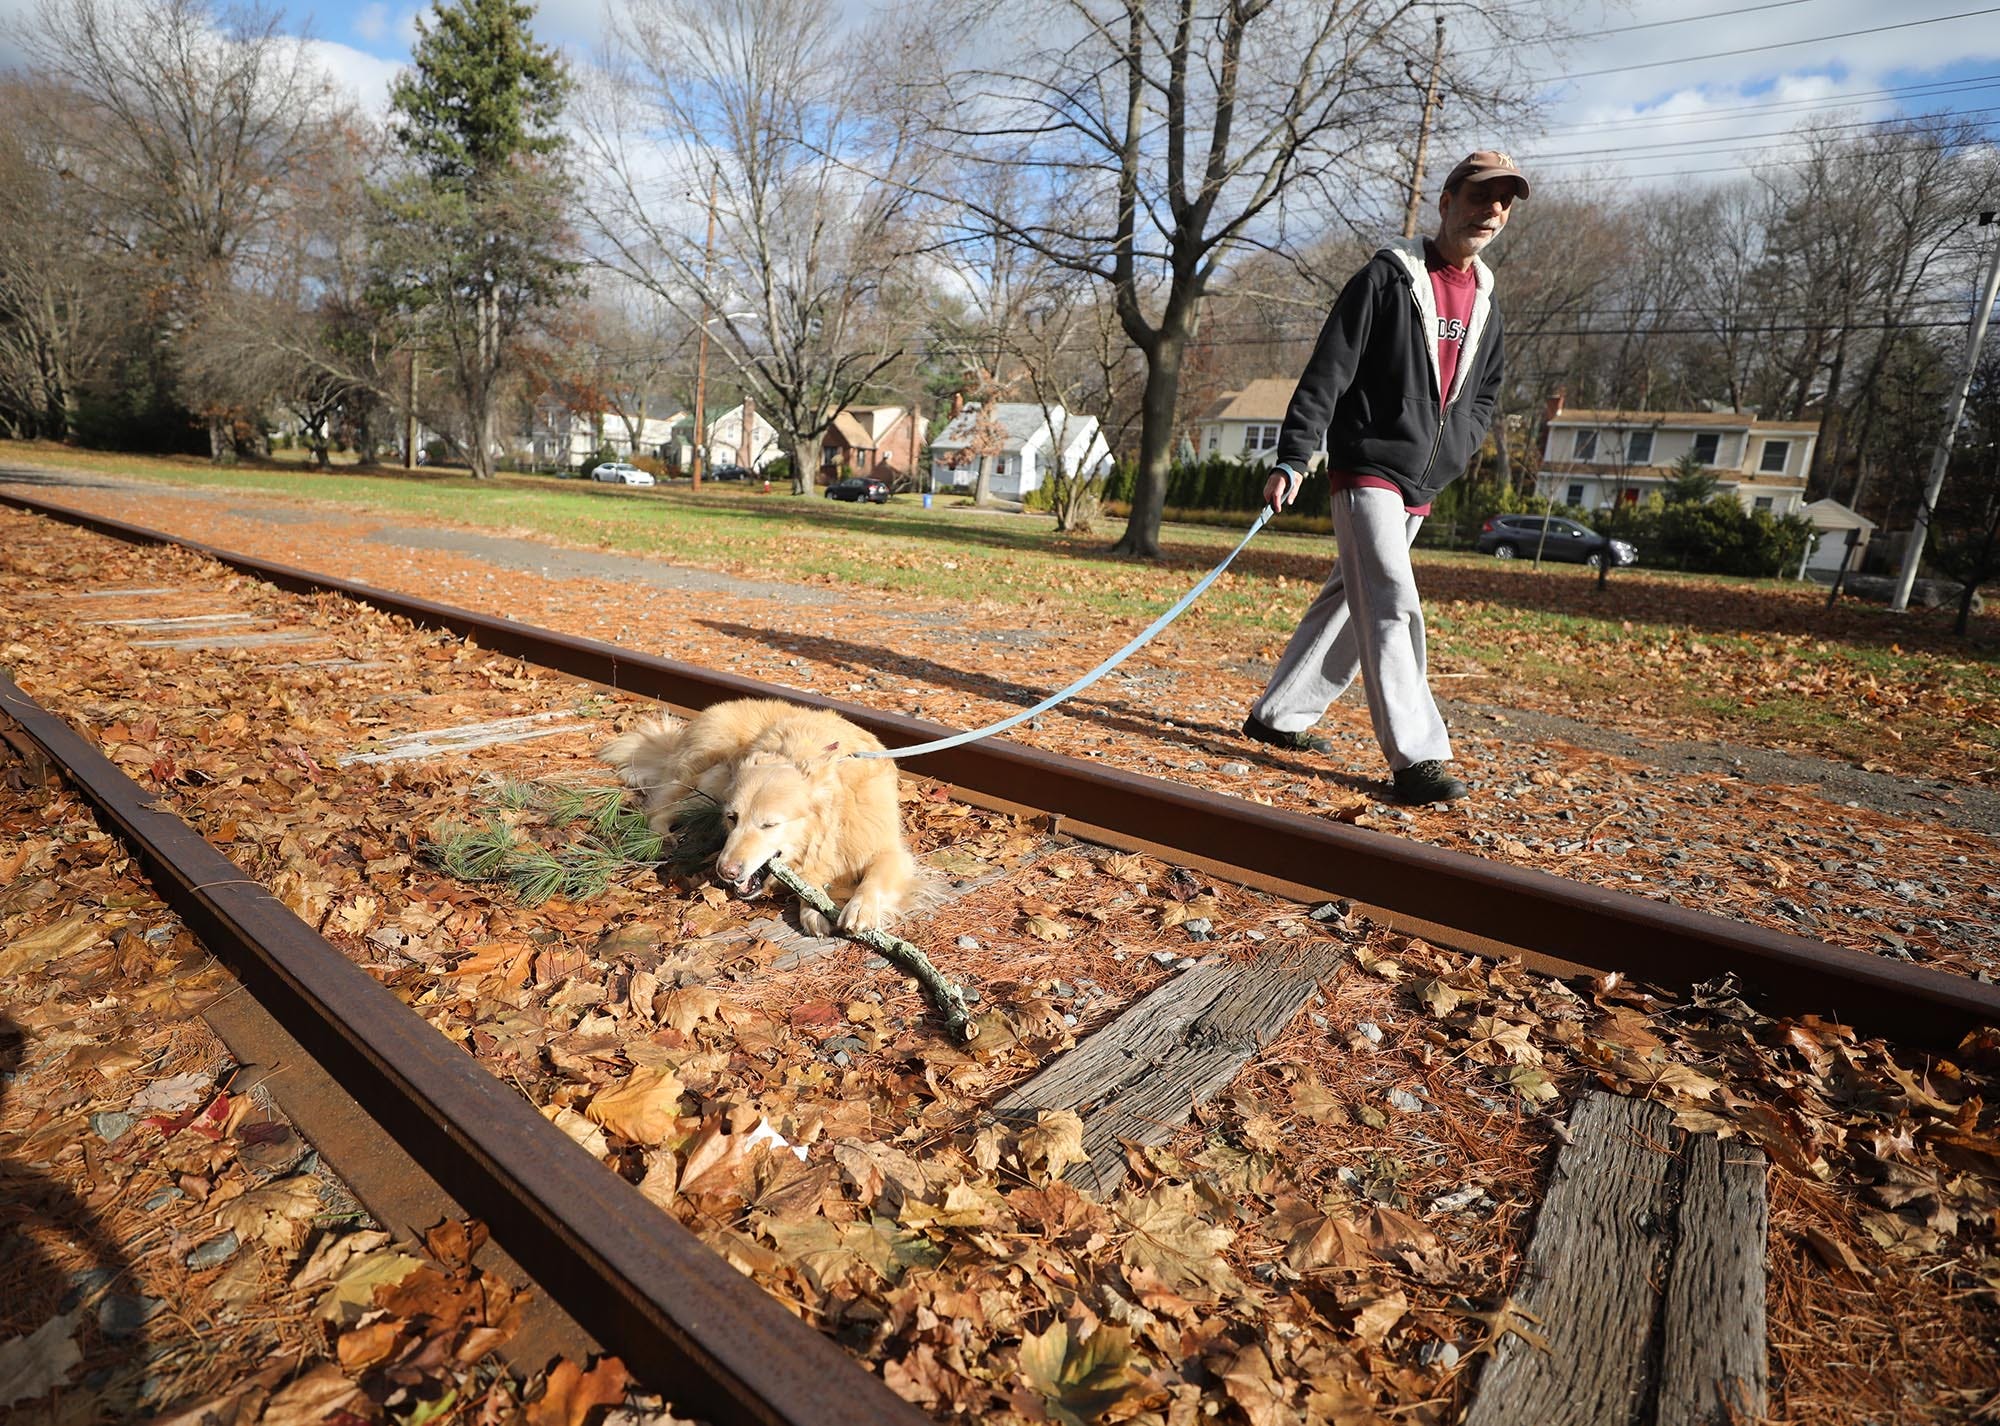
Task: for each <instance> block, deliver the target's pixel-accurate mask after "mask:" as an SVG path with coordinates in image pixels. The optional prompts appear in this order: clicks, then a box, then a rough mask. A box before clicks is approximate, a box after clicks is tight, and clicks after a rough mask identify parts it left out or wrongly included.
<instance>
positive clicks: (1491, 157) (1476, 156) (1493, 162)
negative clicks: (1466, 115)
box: [1444, 149, 1528, 198]
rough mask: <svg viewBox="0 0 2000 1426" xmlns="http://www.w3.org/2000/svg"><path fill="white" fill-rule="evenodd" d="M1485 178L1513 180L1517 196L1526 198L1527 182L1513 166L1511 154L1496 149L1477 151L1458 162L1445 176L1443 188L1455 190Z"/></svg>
mask: <svg viewBox="0 0 2000 1426" xmlns="http://www.w3.org/2000/svg"><path fill="white" fill-rule="evenodd" d="M1487 178H1511V179H1513V180H1514V184H1515V187H1516V189H1517V190H1518V196H1520V197H1522V198H1526V197H1527V196H1528V180H1527V179H1526V178H1524V177H1523V176H1522V174H1521V170H1520V169H1518V168H1516V167H1515V166H1514V158H1513V155H1512V154H1504V153H1502V152H1500V150H1498V149H1478V150H1476V151H1474V152H1472V153H1469V154H1467V155H1466V156H1465V157H1464V158H1462V159H1460V160H1459V161H1458V166H1457V167H1456V168H1454V169H1452V171H1451V172H1450V173H1448V174H1446V175H1445V180H1444V186H1445V187H1446V188H1456V187H1458V185H1459V184H1461V183H1478V182H1480V181H1481V180H1482V179H1487Z"/></svg>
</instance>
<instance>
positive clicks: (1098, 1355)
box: [1021, 1321, 1153, 1426]
mask: <svg viewBox="0 0 2000 1426" xmlns="http://www.w3.org/2000/svg"><path fill="white" fill-rule="evenodd" d="M1146 1368H1147V1362H1146V1360H1145V1358H1143V1357H1138V1356H1135V1355H1134V1353H1133V1351H1132V1333H1131V1332H1130V1330H1128V1329H1127V1328H1124V1327H1099V1328H1098V1329H1097V1330H1096V1331H1095V1332H1092V1333H1091V1334H1090V1335H1089V1337H1087V1338H1085V1339H1084V1340H1082V1341H1077V1340H1075V1338H1074V1337H1073V1335H1072V1333H1071V1329H1070V1324H1069V1323H1067V1322H1062V1321H1058V1322H1054V1323H1051V1324H1050V1325H1049V1329H1048V1330H1047V1331H1046V1332H1043V1333H1041V1334H1040V1335H1039V1336H1037V1335H1035V1334H1034V1333H1028V1334H1026V1335H1024V1336H1023V1337H1022V1338H1021V1375H1022V1376H1023V1377H1024V1378H1025V1379H1026V1380H1027V1382H1028V1384H1029V1385H1030V1386H1032V1387H1033V1388H1034V1389H1035V1391H1036V1392H1037V1393H1039V1394H1040V1396H1041V1398H1042V1404H1043V1406H1044V1408H1045V1409H1046V1410H1047V1411H1048V1413H1049V1415H1050V1417H1051V1418H1052V1419H1054V1420H1056V1421H1060V1422H1062V1423H1064V1426H1093V1423H1095V1422H1097V1421H1099V1420H1101V1419H1103V1417H1104V1414H1105V1413H1106V1412H1108V1411H1110V1410H1111V1409H1112V1408H1113V1407H1114V1406H1116V1405H1118V1404H1119V1403H1120V1402H1122V1401H1124V1400H1126V1399H1127V1398H1128V1397H1132V1396H1138V1395H1142V1394H1150V1393H1151V1392H1152V1390H1153V1383H1152V1382H1151V1381H1150V1380H1149V1379H1148V1378H1147V1377H1146V1375H1145V1372H1146Z"/></svg>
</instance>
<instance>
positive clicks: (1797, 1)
mask: <svg viewBox="0 0 2000 1426" xmlns="http://www.w3.org/2000/svg"><path fill="white" fill-rule="evenodd" d="M1805 3H1807V0H1770V3H1769V4H1765V5H1745V6H1743V7H1742V8H1740V9H1736V10H1710V11H1708V12H1707V13H1706V14H1701V15H1682V16H1680V17H1679V18H1678V19H1673V20H1647V21H1646V22H1645V23H1643V24H1638V25H1613V26H1612V27H1611V28H1610V29H1608V30H1585V31H1584V32H1583V33H1582V34H1580V35H1570V36H1568V37H1567V38H1569V39H1572V40H1594V39H1596V38H1597V37H1598V36H1600V35H1628V34H1630V33H1631V32H1632V31H1634V30H1657V29H1660V28H1662V27H1664V26H1666V25H1690V24H1693V23H1694V22H1695V21H1696V20H1723V19H1728V18H1729V17H1731V16H1734V15H1754V14H1756V13H1757V11H1759V10H1783V9H1785V8H1787V7H1788V6H1792V5H1803V4H1805Z"/></svg>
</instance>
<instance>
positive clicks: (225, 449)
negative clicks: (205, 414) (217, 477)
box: [208, 416, 236, 465]
mask: <svg viewBox="0 0 2000 1426" xmlns="http://www.w3.org/2000/svg"><path fill="white" fill-rule="evenodd" d="M208 458H209V459H210V460H211V461H213V462H215V464H217V465H228V464H229V463H230V461H232V460H234V459H235V458H236V443H235V441H234V440H232V439H231V437H230V434H229V418H228V417H227V416H210V417H209V418H208Z"/></svg>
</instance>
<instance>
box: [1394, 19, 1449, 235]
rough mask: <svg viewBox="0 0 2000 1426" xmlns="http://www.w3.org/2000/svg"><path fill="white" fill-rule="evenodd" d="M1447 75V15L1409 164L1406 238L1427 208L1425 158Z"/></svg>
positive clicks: (1413, 232)
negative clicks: (1441, 84)
mask: <svg viewBox="0 0 2000 1426" xmlns="http://www.w3.org/2000/svg"><path fill="white" fill-rule="evenodd" d="M1443 75H1444V16H1442V15H1439V16H1438V17H1437V37H1436V38H1435V39H1434V40H1433V41H1432V42H1431V77H1430V81H1429V83H1427V84H1425V85H1424V116H1423V119H1422V121H1421V122H1419V123H1418V125H1417V157H1416V162H1414V163H1412V164H1411V165H1410V205H1409V207H1407V208H1405V209H1404V210H1403V236H1404V237H1406V238H1414V237H1415V236H1416V235H1417V220H1418V218H1420V217H1421V216H1422V215H1423V206H1424V156H1425V155H1426V154H1427V153H1428V152H1429V150H1430V146H1431V120H1432V118H1433V117H1434V116H1435V115H1436V114H1437V102H1438V81H1439V79H1441V78H1442V77H1443Z"/></svg>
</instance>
